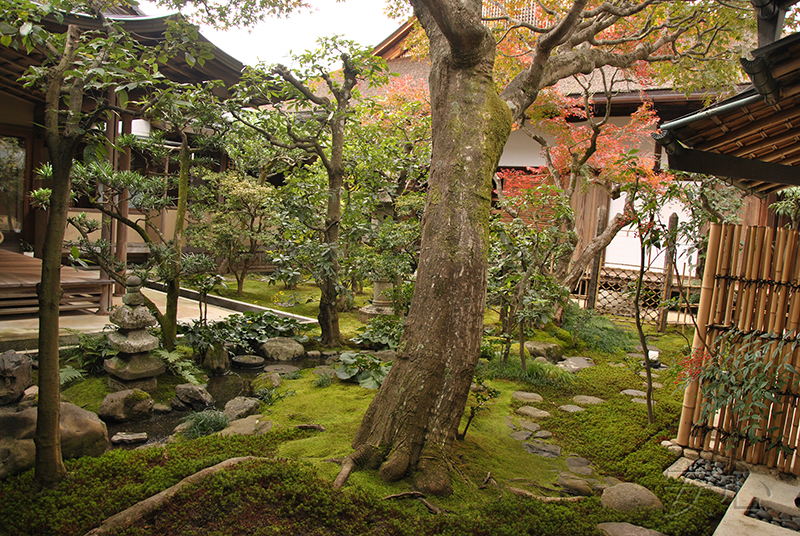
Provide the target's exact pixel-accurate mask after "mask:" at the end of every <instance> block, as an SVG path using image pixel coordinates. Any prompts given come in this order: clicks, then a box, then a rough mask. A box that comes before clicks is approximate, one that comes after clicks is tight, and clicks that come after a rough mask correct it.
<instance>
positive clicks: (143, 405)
mask: <svg viewBox="0 0 800 536" xmlns="http://www.w3.org/2000/svg"><path fill="white" fill-rule="evenodd" d="M153 405H154V403H153V399H152V398H150V395H149V394H147V393H145V392H144V391H142V390H141V389H127V390H125V391H117V392H116V393H111V394H109V395H107V396H106V397H105V398H104V399H103V403H102V404H100V410H99V411H98V412H97V414H98V416H99V417H100V418H101V419H103V420H104V421H106V422H128V421H146V420H147V419H149V418H150V416H151V415H152V414H153Z"/></svg>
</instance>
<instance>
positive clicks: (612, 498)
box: [600, 482, 664, 512]
mask: <svg viewBox="0 0 800 536" xmlns="http://www.w3.org/2000/svg"><path fill="white" fill-rule="evenodd" d="M600 503H601V504H602V505H603V506H605V507H606V508H613V509H614V510H618V511H620V512H631V511H633V510H638V509H645V510H663V509H664V505H663V504H662V503H661V501H660V500H659V498H658V497H656V494H655V493H653V492H652V491H650V490H649V489H647V488H646V487H644V486H640V485H639V484H634V483H633V482H622V483H621V484H617V485H616V486H611V487H610V488H606V489H605V490H604V491H603V496H602V497H601V498H600Z"/></svg>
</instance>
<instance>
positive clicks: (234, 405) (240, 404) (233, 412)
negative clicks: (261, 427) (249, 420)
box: [222, 396, 261, 421]
mask: <svg viewBox="0 0 800 536" xmlns="http://www.w3.org/2000/svg"><path fill="white" fill-rule="evenodd" d="M259 406H261V401H260V400H257V399H255V398H248V397H246V396H237V397H236V398H234V399H233V400H229V401H228V403H227V404H225V410H224V411H223V412H222V413H224V414H225V416H226V417H227V418H228V420H229V421H235V420H237V419H243V418H244V417H249V416H250V415H253V414H254V413H258V408H259Z"/></svg>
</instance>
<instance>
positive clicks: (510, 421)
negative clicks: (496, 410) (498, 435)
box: [506, 415, 517, 430]
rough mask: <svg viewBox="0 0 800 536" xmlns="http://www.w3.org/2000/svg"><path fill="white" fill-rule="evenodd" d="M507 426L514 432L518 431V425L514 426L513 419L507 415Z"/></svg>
mask: <svg viewBox="0 0 800 536" xmlns="http://www.w3.org/2000/svg"><path fill="white" fill-rule="evenodd" d="M506 426H508V427H509V428H511V429H512V430H516V429H517V427H516V425H515V424H514V419H512V418H511V417H509V416H507V415H506Z"/></svg>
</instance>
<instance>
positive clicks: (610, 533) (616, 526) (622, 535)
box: [597, 523, 666, 536]
mask: <svg viewBox="0 0 800 536" xmlns="http://www.w3.org/2000/svg"><path fill="white" fill-rule="evenodd" d="M597 528H598V530H600V532H602V533H603V534H605V535H606V536H666V535H665V534H664V533H663V532H658V531H657V530H652V529H646V528H644V527H640V526H638V525H631V524H630V523H600V524H599V525H597Z"/></svg>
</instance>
